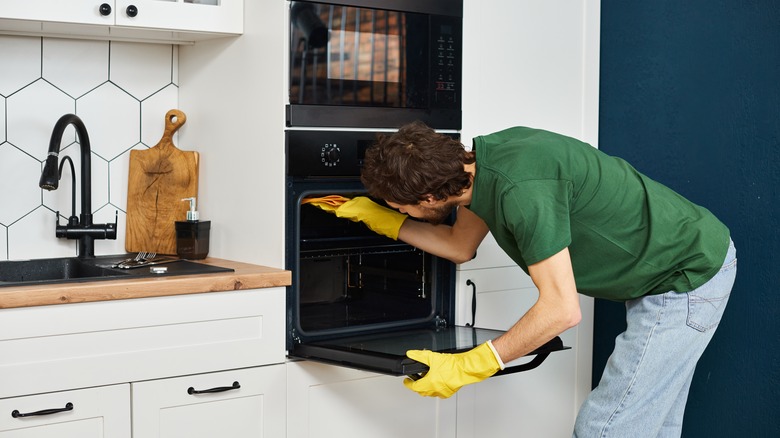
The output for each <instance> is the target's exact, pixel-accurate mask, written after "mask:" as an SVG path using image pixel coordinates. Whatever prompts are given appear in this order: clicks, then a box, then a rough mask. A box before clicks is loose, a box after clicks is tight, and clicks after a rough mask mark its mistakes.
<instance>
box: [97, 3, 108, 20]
mask: <svg viewBox="0 0 780 438" xmlns="http://www.w3.org/2000/svg"><path fill="white" fill-rule="evenodd" d="M98 10H99V11H100V15H102V16H104V17H105V16H107V15H111V5H109V4H108V3H103V4H102V5H100V8H99V9H98Z"/></svg>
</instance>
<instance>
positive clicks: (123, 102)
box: [76, 82, 141, 160]
mask: <svg viewBox="0 0 780 438" xmlns="http://www.w3.org/2000/svg"><path fill="white" fill-rule="evenodd" d="M76 108H77V111H78V115H79V117H81V119H82V120H83V121H84V124H85V125H86V126H87V131H88V132H89V140H90V143H91V144H92V150H93V151H94V152H96V153H97V154H99V155H100V156H102V157H103V158H105V159H107V160H110V159H112V158H114V157H116V156H117V155H119V154H121V153H122V152H124V151H126V150H127V149H129V148H131V147H132V146H133V145H134V144H136V143H138V140H139V138H138V135H139V132H138V125H139V123H140V117H141V104H140V102H139V101H138V100H137V99H135V98H133V97H132V96H130V95H129V94H127V93H126V92H124V91H122V90H121V89H119V88H118V87H117V86H116V85H114V84H112V83H110V82H107V83H105V84H103V85H101V86H99V87H98V88H96V89H94V90H92V91H90V92H89V93H87V94H85V95H84V96H83V97H81V98H79V99H78V100H77V101H76Z"/></svg>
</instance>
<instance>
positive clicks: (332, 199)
mask: <svg viewBox="0 0 780 438" xmlns="http://www.w3.org/2000/svg"><path fill="white" fill-rule="evenodd" d="M347 201H349V198H345V197H343V196H339V195H328V196H322V197H319V198H304V199H303V200H302V201H301V205H303V204H311V205H313V206H315V207H319V208H321V209H323V210H325V211H328V212H331V213H333V212H334V211H336V209H337V208H339V206H341V204H343V203H345V202H347Z"/></svg>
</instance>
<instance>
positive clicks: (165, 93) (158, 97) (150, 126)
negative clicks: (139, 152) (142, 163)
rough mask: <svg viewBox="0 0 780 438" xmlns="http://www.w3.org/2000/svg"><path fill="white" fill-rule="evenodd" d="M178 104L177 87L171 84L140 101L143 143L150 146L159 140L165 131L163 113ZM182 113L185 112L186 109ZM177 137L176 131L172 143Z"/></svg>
mask: <svg viewBox="0 0 780 438" xmlns="http://www.w3.org/2000/svg"><path fill="white" fill-rule="evenodd" d="M178 104H179V88H178V87H177V86H175V85H173V84H171V85H168V86H167V87H165V88H163V89H162V90H160V91H158V92H156V93H154V94H153V95H152V96H150V97H149V98H148V99H146V100H144V101H143V102H141V141H142V142H143V143H144V144H145V145H147V146H149V147H152V146H154V145H156V144H157V143H158V142H159V141H160V138H162V135H163V132H165V115H166V114H167V113H168V111H170V110H172V109H177V108H178ZM178 109H180V108H178ZM182 111H184V110H182ZM184 113H185V114H187V111H184ZM177 138H178V133H177V134H174V136H173V140H174V144H176V139H177Z"/></svg>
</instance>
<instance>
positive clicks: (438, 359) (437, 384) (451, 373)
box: [404, 341, 504, 398]
mask: <svg viewBox="0 0 780 438" xmlns="http://www.w3.org/2000/svg"><path fill="white" fill-rule="evenodd" d="M406 355H407V356H408V357H409V358H410V359H414V360H416V361H418V362H422V363H424V364H426V365H428V367H429V368H430V369H429V370H428V372H427V373H426V374H425V376H424V377H423V378H421V379H419V380H417V381H414V380H412V379H409V378H406V379H404V386H406V387H407V388H409V389H411V390H412V391H414V392H416V393H418V394H420V395H423V396H426V397H439V398H448V397H450V396H451V395H452V394H455V392H457V391H458V390H459V389H460V388H461V387H462V386H464V385H468V384H469V383H477V382H481V381H482V380H485V379H487V378H488V377H490V376H492V375H493V374H495V373H497V372H498V370H502V369H504V363H503V362H502V361H501V358H500V357H499V356H498V353H496V351H495V349H494V348H493V344H492V343H491V342H490V341H487V342H485V343H484V344H482V345H480V346H479V347H475V348H473V349H471V350H469V351H466V352H464V353H457V354H448V353H436V352H433V351H430V350H409V351H407V352H406Z"/></svg>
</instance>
